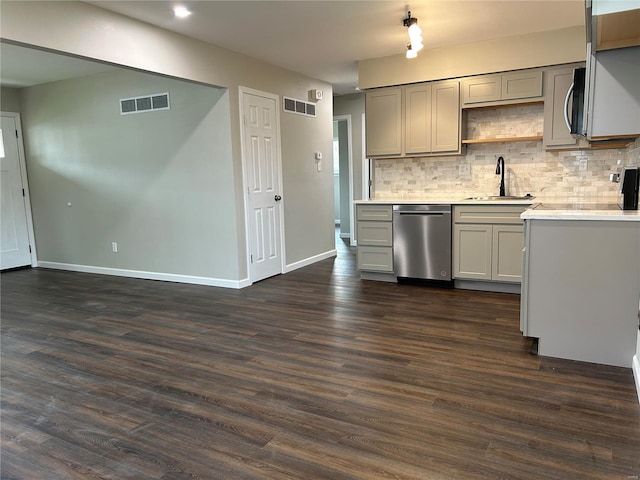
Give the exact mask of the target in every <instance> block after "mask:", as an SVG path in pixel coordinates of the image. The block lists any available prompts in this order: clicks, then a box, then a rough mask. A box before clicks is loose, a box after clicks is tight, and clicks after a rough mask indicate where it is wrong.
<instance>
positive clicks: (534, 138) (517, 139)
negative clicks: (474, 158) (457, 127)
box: [462, 135, 542, 145]
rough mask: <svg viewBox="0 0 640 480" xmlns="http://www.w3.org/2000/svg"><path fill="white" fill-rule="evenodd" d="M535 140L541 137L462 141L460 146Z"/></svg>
mask: <svg viewBox="0 0 640 480" xmlns="http://www.w3.org/2000/svg"><path fill="white" fill-rule="evenodd" d="M537 140H542V135H534V136H531V137H506V138H474V139H468V140H462V144H463V145H468V144H471V143H504V142H535V141H537Z"/></svg>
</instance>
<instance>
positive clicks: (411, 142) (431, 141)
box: [365, 80, 461, 157]
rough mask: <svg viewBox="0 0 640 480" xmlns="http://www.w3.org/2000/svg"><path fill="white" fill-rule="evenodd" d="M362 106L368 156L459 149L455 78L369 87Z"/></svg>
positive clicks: (414, 153) (457, 150) (458, 115)
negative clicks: (364, 110)
mask: <svg viewBox="0 0 640 480" xmlns="http://www.w3.org/2000/svg"><path fill="white" fill-rule="evenodd" d="M365 106H366V138H367V156H368V157H404V156H411V155H438V154H456V153H460V151H461V141H460V132H461V128H460V122H461V114H460V82H459V81H458V80H447V81H441V82H425V83H419V84H415V85H408V86H404V87H392V88H380V89H376V90H370V91H368V92H366V101H365Z"/></svg>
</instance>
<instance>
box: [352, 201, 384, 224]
mask: <svg viewBox="0 0 640 480" xmlns="http://www.w3.org/2000/svg"><path fill="white" fill-rule="evenodd" d="M392 219H393V210H392V206H391V205H356V220H369V221H374V222H390V221H391V220H392Z"/></svg>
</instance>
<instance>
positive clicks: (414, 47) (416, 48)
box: [411, 39, 424, 54]
mask: <svg viewBox="0 0 640 480" xmlns="http://www.w3.org/2000/svg"><path fill="white" fill-rule="evenodd" d="M423 48H424V45H423V44H422V39H420V41H419V42H411V49H412V50H413V51H415V52H416V54H417V53H418V52H419V51H420V50H422V49H423Z"/></svg>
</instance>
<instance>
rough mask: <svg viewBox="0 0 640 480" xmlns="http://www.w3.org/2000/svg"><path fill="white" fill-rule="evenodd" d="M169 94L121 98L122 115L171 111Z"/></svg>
mask: <svg viewBox="0 0 640 480" xmlns="http://www.w3.org/2000/svg"><path fill="white" fill-rule="evenodd" d="M169 109H170V106H169V94H168V93H154V94H151V95H143V96H140V97H131V98H121V99H120V115H129V114H132V113H144V112H152V111H155V110H169Z"/></svg>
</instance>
